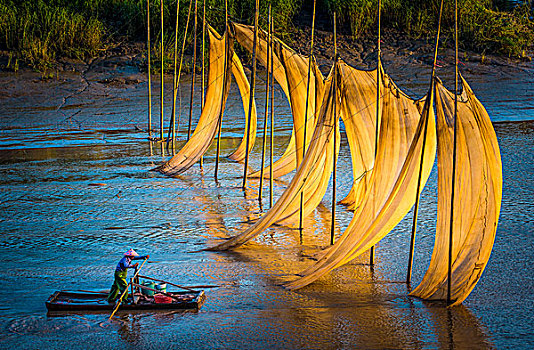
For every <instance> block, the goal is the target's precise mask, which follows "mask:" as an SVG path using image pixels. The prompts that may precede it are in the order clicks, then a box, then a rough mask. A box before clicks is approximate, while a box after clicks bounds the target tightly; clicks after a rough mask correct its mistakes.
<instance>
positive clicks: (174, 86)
mask: <svg viewBox="0 0 534 350" xmlns="http://www.w3.org/2000/svg"><path fill="white" fill-rule="evenodd" d="M179 14H180V0H176V25H175V27H174V68H173V79H172V114H171V123H172V151H173V154H174V151H175V145H176V96H177V95H178V85H177V81H178V78H177V76H176V66H177V63H178V62H177V61H178V18H179ZM170 132H171V130H170V128H169V133H170ZM167 138H169V137H168V136H167Z"/></svg>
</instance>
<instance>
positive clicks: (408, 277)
mask: <svg viewBox="0 0 534 350" xmlns="http://www.w3.org/2000/svg"><path fill="white" fill-rule="evenodd" d="M442 13H443V0H441V4H440V9H439V21H438V31H437V34H436V47H435V50H434V61H433V65H432V73H431V76H430V90H429V94H431V93H433V92H432V89H434V80H435V76H436V61H437V59H438V45H439V35H440V30H441V16H442ZM430 103H431V101H429V98H427V99H426V100H425V104H424V106H423V113H422V114H421V116H423V117H424V116H425V115H426V116H427V117H426V119H425V125H424V130H423V145H422V147H421V161H420V162H419V175H418V178H417V190H416V192H415V206H414V211H413V221H412V235H411V239H410V255H409V257H408V272H407V275H406V283H407V284H408V285H409V284H410V282H411V278H412V266H413V254H414V250H415V235H416V233H417V216H418V214H419V197H420V193H419V192H420V191H421V176H422V172H423V161H424V155H425V148H426V134H427V129H428V109H429V108H432V106H430V105H429V104H430Z"/></svg>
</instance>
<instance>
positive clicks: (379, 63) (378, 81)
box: [369, 0, 382, 266]
mask: <svg viewBox="0 0 534 350" xmlns="http://www.w3.org/2000/svg"><path fill="white" fill-rule="evenodd" d="M381 21H382V1H381V0H378V24H377V31H378V40H377V49H378V60H377V65H376V122H375V163H374V165H376V155H377V153H378V135H379V130H380V85H381V83H382V81H381V80H382V79H381V78H382V48H381V45H380V42H381V41H382V38H381V34H382V27H381V25H382V24H381ZM374 165H373V168H374ZM373 191H374V192H375V195H374V198H373V205H374V206H375V211H376V188H375V189H374V190H373ZM374 264H375V246H372V247H371V250H370V251H369V265H371V266H373V265H374Z"/></svg>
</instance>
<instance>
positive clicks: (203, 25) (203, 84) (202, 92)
mask: <svg viewBox="0 0 534 350" xmlns="http://www.w3.org/2000/svg"><path fill="white" fill-rule="evenodd" d="M202 8H203V12H202V69H201V79H202V82H201V88H200V89H201V93H200V106H201V109H204V102H205V101H204V100H205V96H204V93H205V83H206V78H205V71H206V63H205V59H206V0H203V3H202ZM203 165H204V155H202V156H201V157H200V169H201V170H202V169H203Z"/></svg>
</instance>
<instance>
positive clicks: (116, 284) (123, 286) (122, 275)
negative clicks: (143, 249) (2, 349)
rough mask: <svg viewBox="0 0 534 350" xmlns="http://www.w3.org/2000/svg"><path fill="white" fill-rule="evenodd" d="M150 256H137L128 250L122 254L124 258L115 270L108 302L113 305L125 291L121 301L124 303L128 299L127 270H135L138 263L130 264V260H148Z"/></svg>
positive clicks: (134, 252)
mask: <svg viewBox="0 0 534 350" xmlns="http://www.w3.org/2000/svg"><path fill="white" fill-rule="evenodd" d="M149 257H150V255H145V256H139V254H137V253H136V251H135V250H133V249H130V250H128V251H127V252H126V253H124V257H123V258H122V259H121V260H120V261H119V263H118V264H117V267H116V268H115V281H113V285H112V286H111V290H110V291H109V295H108V302H109V303H113V302H115V301H116V300H117V298H118V297H119V296H120V295H121V294H122V293H123V292H124V290H126V293H124V297H123V298H122V301H125V300H126V298H128V291H127V288H128V283H127V282H126V275H127V274H128V271H127V269H131V268H137V267H138V266H139V263H135V264H132V260H141V259H148V258H149Z"/></svg>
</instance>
